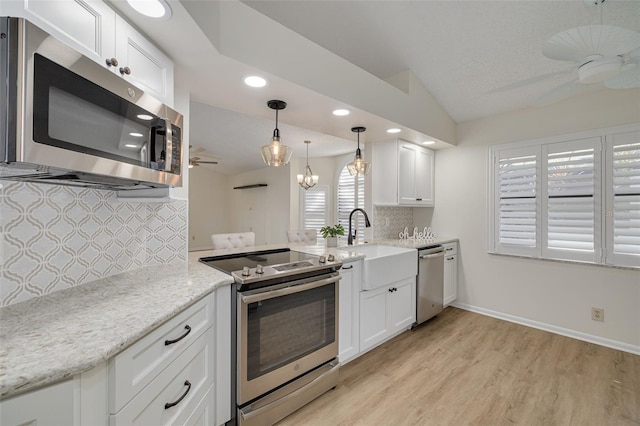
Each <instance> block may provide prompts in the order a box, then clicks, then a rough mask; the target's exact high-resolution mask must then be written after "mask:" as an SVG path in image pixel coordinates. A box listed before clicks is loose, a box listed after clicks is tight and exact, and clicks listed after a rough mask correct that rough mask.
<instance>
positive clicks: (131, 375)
mask: <svg viewBox="0 0 640 426" xmlns="http://www.w3.org/2000/svg"><path fill="white" fill-rule="evenodd" d="M214 308H215V294H213V293H212V294H210V295H209V296H207V297H205V298H204V299H202V300H200V301H198V302H196V303H195V304H194V305H192V306H190V307H189V308H187V309H185V310H184V311H182V312H181V313H179V314H177V315H176V316H175V317H173V318H171V319H170V320H169V321H167V322H165V323H164V324H162V325H161V326H159V327H158V328H156V329H155V330H153V331H152V332H151V333H149V334H147V335H146V336H144V337H143V338H142V339H140V340H138V341H137V342H136V343H134V344H133V345H131V346H129V347H128V348H127V349H125V350H124V351H123V352H121V353H119V354H118V355H116V356H115V357H113V358H111V359H110V360H109V412H110V413H112V414H115V413H117V412H118V411H119V410H120V409H121V408H122V407H124V405H125V404H127V403H128V402H129V401H130V400H131V398H133V397H134V396H135V395H137V394H138V393H139V392H140V391H141V390H142V389H143V388H144V387H145V386H147V385H148V384H149V383H150V382H151V381H152V380H154V378H155V377H156V376H157V375H158V374H159V373H160V372H161V371H162V370H164V369H165V368H166V367H167V366H168V365H169V364H170V363H171V362H172V361H174V360H175V359H176V358H177V357H178V356H179V355H180V354H181V353H182V352H183V351H184V350H185V349H187V347H189V345H191V344H192V343H194V342H195V341H196V340H197V339H198V337H200V336H201V335H202V334H203V333H204V332H205V331H206V330H207V329H208V328H209V327H210V326H211V325H212V324H213V318H214Z"/></svg>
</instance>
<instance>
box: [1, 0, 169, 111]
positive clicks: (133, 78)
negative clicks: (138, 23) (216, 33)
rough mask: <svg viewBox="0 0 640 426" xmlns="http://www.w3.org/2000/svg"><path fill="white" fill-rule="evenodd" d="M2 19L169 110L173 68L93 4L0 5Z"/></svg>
mask: <svg viewBox="0 0 640 426" xmlns="http://www.w3.org/2000/svg"><path fill="white" fill-rule="evenodd" d="M2 14H3V15H6V16H19V17H24V18H26V19H28V20H29V21H31V22H32V23H34V24H35V25H37V26H39V27H40V28H42V29H43V30H45V31H47V32H48V33H50V34H52V35H53V36H55V37H56V38H58V39H60V40H62V41H64V42H65V43H67V44H69V45H70V46H71V47H73V48H74V49H76V50H78V51H79V52H81V53H82V54H83V55H85V56H87V57H88V58H90V59H92V60H94V61H95V62H97V63H99V64H100V65H102V66H104V67H106V68H109V69H110V70H112V71H113V72H114V73H117V74H118V75H121V76H122V77H123V78H125V79H126V80H127V81H130V82H131V83H132V84H134V85H135V86H137V87H139V88H140V89H142V90H144V91H145V93H148V94H150V95H151V96H153V97H154V98H157V99H159V100H161V101H162V102H164V103H166V104H168V105H169V106H173V62H172V61H171V59H169V57H167V56H166V55H165V54H164V53H162V51H160V49H158V48H157V47H156V46H154V45H153V44H152V43H151V42H150V41H149V40H147V39H146V38H145V37H144V36H143V35H142V34H140V33H139V32H138V31H136V30H135V28H133V27H132V26H131V25H129V24H128V23H127V22H126V21H125V20H124V19H122V18H121V17H120V16H118V15H117V14H116V13H115V12H114V11H113V9H111V8H110V7H109V6H108V5H107V4H106V3H104V2H102V1H99V0H47V1H42V0H18V1H13V0H8V1H6V4H5V0H3V5H2Z"/></svg>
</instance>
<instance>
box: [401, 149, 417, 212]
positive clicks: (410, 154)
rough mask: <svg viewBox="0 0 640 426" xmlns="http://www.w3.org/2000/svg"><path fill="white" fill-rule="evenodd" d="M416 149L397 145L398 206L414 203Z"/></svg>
mask: <svg viewBox="0 0 640 426" xmlns="http://www.w3.org/2000/svg"><path fill="white" fill-rule="evenodd" d="M416 148H417V147H414V146H411V145H410V144H404V143H402V144H399V145H398V204H409V205H413V204H415V203H416V176H415V172H416V170H415V167H416Z"/></svg>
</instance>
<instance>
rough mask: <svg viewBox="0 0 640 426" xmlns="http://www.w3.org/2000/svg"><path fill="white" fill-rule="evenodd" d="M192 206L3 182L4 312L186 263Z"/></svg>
mask: <svg viewBox="0 0 640 426" xmlns="http://www.w3.org/2000/svg"><path fill="white" fill-rule="evenodd" d="M187 209H188V206H187V201H180V200H172V201H171V202H169V203H157V202H149V203H141V202H126V201H119V200H118V199H117V196H116V195H115V193H114V192H111V191H102V190H96V189H86V188H75V187H70V186H52V185H45V184H35V183H25V182H14V181H6V180H0V306H6V305H11V304H14V303H18V302H22V301H25V300H27V299H30V298H33V297H37V296H42V295H44V294H48V293H52V292H54V291H57V290H62V289H65V288H68V287H71V286H75V285H80V284H84V283H87V282H90V281H94V280H96V279H100V278H105V277H108V276H111V275H115V274H117V273H120V272H124V271H129V270H132V269H136V268H139V267H142V266H148V265H157V264H164V263H169V262H173V261H186V259H187V218H188V214H187Z"/></svg>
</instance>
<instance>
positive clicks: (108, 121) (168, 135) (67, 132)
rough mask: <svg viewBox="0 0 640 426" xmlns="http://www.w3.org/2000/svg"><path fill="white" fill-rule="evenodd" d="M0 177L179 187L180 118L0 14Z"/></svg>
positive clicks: (23, 23) (70, 50) (103, 70)
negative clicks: (0, 135) (0, 138)
mask: <svg viewBox="0 0 640 426" xmlns="http://www.w3.org/2000/svg"><path fill="white" fill-rule="evenodd" d="M0 58H1V60H0V82H1V84H0V86H1V87H0V132H1V134H2V141H1V143H0V178H2V179H19V180H28V181H38V182H46V183H53V184H66V185H75V186H90V187H97V188H103V189H112V190H124V189H149V188H167V187H174V186H181V185H182V159H183V155H184V149H183V144H182V122H183V117H182V115H181V114H179V113H178V112H176V111H174V110H172V109H171V108H169V107H168V106H166V105H164V104H163V103H162V102H161V101H159V100H157V99H154V98H153V97H152V96H149V95H148V94H146V93H144V91H142V90H141V89H139V88H137V87H135V86H133V85H132V84H130V83H129V82H127V81H126V80H125V79H124V78H122V77H120V76H119V75H116V74H115V73H113V72H111V71H110V70H108V69H107V68H106V67H103V66H101V65H100V64H98V63H96V62H94V61H92V60H91V59H89V58H87V57H85V56H83V55H82V54H80V53H78V52H77V51H76V50H74V49H73V48H71V47H69V46H67V45H66V44H65V43H63V42H61V41H60V40H57V39H56V38H54V37H53V36H51V35H50V34H47V33H46V32H44V31H43V30H41V29H40V28H38V27H36V26H35V25H33V24H31V23H30V22H28V21H26V20H24V19H22V18H9V17H2V18H0Z"/></svg>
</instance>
